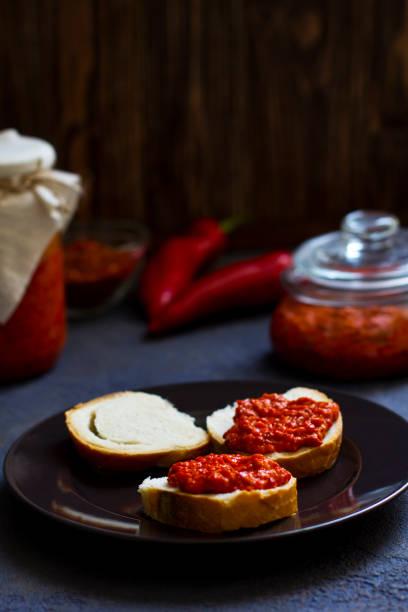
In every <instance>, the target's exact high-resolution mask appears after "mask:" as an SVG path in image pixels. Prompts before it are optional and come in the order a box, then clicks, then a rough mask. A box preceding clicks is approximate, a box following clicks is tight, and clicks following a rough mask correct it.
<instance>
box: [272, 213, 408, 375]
mask: <svg viewBox="0 0 408 612" xmlns="http://www.w3.org/2000/svg"><path fill="white" fill-rule="evenodd" d="M283 284H284V287H285V289H286V295H285V297H284V298H283V299H282V301H281V302H280V304H279V305H278V307H277V308H276V310H275V312H274V313H273V315H272V321H271V338H272V343H273V346H274V349H275V350H276V352H277V354H278V355H279V356H280V357H281V358H282V359H283V360H284V361H286V362H288V363H290V364H292V365H295V366H297V367H300V368H302V369H304V370H306V371H309V372H313V373H317V374H320V375H325V376H328V377H333V378H338V379H359V378H374V377H380V376H381V377H383V376H390V375H395V374H402V373H407V372H408V230H406V229H402V228H400V225H399V221H398V219H397V218H396V217H395V216H393V215H390V214H388V213H386V212H381V211H373V210H357V211H354V212H351V213H350V214H348V215H347V216H346V217H345V218H344V219H343V221H342V224H341V230H340V231H338V232H332V233H329V234H325V235H322V236H318V237H316V238H313V239H311V240H308V241H306V242H305V243H303V244H302V245H300V247H299V248H298V249H297V250H296V251H295V252H294V254H293V266H292V267H291V268H290V269H288V270H287V271H286V272H285V273H284V276H283Z"/></svg>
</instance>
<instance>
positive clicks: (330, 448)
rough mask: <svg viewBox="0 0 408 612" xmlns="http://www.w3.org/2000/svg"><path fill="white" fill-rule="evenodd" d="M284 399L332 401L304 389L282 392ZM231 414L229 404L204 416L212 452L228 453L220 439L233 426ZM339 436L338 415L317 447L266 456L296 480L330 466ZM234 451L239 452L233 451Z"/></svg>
mask: <svg viewBox="0 0 408 612" xmlns="http://www.w3.org/2000/svg"><path fill="white" fill-rule="evenodd" d="M283 396H284V397H286V399H288V400H290V401H292V400H296V399H299V398H300V397H308V398H311V399H314V400H316V401H318V402H327V401H331V400H330V398H328V397H327V395H326V394H324V393H321V392H320V391H318V390H317V389H308V388H306V387H294V388H292V389H289V390H288V391H286V393H283ZM234 414H235V405H232V406H226V407H225V408H221V409H220V410H216V411H215V412H213V413H212V414H211V415H210V416H208V417H207V430H208V433H209V434H210V437H211V441H212V444H213V448H214V450H215V452H221V453H225V452H228V449H227V448H226V445H225V439H224V437H223V436H224V433H225V432H226V431H227V430H228V429H229V428H230V427H232V425H233V424H234V421H233V419H234ZM342 435H343V421H342V416H341V412H340V413H339V416H338V418H337V420H336V421H335V422H334V423H333V425H332V426H331V427H330V429H329V430H328V432H327V433H326V435H325V437H324V440H323V442H322V444H321V445H320V446H313V447H312V446H303V447H301V448H299V449H298V450H297V451H294V452H275V453H270V454H268V455H267V457H269V458H270V459H273V460H274V461H277V462H278V463H279V464H280V465H281V466H282V467H284V468H286V469H287V470H288V471H289V472H290V473H291V474H292V475H293V476H295V477H296V478H304V477H306V476H313V475H315V474H319V473H320V472H324V471H325V470H328V469H329V468H331V467H332V465H333V464H334V462H335V461H336V459H337V456H338V454H339V450H340V446H341V441H342ZM235 452H238V451H236V450H234V453H235ZM242 454H246V453H244V452H243V453H242Z"/></svg>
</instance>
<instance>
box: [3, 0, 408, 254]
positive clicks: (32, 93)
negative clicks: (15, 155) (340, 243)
mask: <svg viewBox="0 0 408 612" xmlns="http://www.w3.org/2000/svg"><path fill="white" fill-rule="evenodd" d="M0 58H1V62H0V78H1V82H2V84H3V86H2V88H1V90H0V125H1V126H2V127H8V126H15V127H17V128H18V129H20V130H21V131H22V132H25V133H31V134H34V135H38V136H42V137H44V138H47V139H49V140H50V141H51V142H53V143H54V145H55V146H56V148H57V150H58V155H59V165H60V167H64V168H66V169H69V170H73V171H76V172H80V173H81V175H82V176H83V177H84V181H85V184H86V195H85V197H84V198H83V200H82V202H81V206H80V209H79V211H78V216H80V217H83V218H88V217H91V216H107V217H129V218H133V219H136V220H139V221H142V222H143V223H146V224H147V225H148V226H149V227H150V229H151V230H152V231H153V232H154V233H155V234H157V235H165V234H168V233H171V232H173V231H176V230H178V229H181V228H182V227H183V226H184V225H185V224H186V223H187V222H188V221H189V220H190V219H192V218H193V217H195V216H196V215H199V214H213V215H216V216H218V217H226V216H230V215H232V214H242V215H246V216H247V217H248V219H249V221H248V225H247V227H245V228H244V229H241V230H240V231H239V232H237V233H236V235H235V237H234V239H233V241H232V244H233V245H234V246H239V247H253V246H262V247H269V246H270V247H274V246H290V245H295V244H297V243H298V242H299V241H301V240H303V239H304V238H306V237H308V236H310V235H313V234H317V233H319V232H321V231H329V230H332V229H335V228H336V227H337V226H338V224H339V222H340V220H341V218H342V217H343V216H344V214H346V213H347V212H348V211H350V210H353V209H355V208H384V209H386V210H390V211H392V212H394V213H396V214H397V215H399V216H400V218H401V220H402V222H403V223H404V224H405V225H406V224H408V207H407V206H406V200H407V195H408V172H407V169H406V165H407V164H406V160H407V154H408V1H407V0H394V1H393V2H387V1H386V0H359V2H355V1H354V0H344V1H343V2H338V1H337V0H306V1H305V2H295V1H293V0H60V1H59V2H55V1H54V0H35V1H34V0H33V1H31V2H26V1H25V0H13V2H3V3H1V4H0Z"/></svg>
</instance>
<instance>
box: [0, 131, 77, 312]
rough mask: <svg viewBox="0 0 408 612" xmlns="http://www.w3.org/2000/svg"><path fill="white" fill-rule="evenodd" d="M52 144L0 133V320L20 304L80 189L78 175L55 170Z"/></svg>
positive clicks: (72, 212) (72, 208)
mask: <svg viewBox="0 0 408 612" xmlns="http://www.w3.org/2000/svg"><path fill="white" fill-rule="evenodd" d="M55 160H56V153H55V150H54V148H53V147H52V146H51V145H50V144H49V143H47V142H45V141H43V140H40V139H38V138H31V137H27V136H21V135H20V134H19V133H18V132H17V131H16V130H14V129H8V130H3V131H0V324H4V323H6V322H7V321H8V319H9V318H10V317H11V315H12V314H13V312H14V310H15V309H16V308H17V306H18V304H19V303H20V301H21V299H22V298H23V296H24V293H25V291H26V289H27V287H28V284H29V282H30V280H31V277H32V275H33V274H34V272H35V270H36V268H37V265H38V263H39V261H40V259H41V256H42V254H43V252H44V251H45V249H46V247H47V245H48V244H49V242H50V241H51V239H52V237H53V236H54V235H55V234H56V233H57V232H63V231H64V230H65V228H66V227H67V225H68V224H69V222H70V220H71V218H72V216H73V214H74V212H75V210H76V207H77V204H78V199H79V196H80V194H81V191H82V187H81V180H80V177H79V176H78V175H77V174H73V173H70V172H63V171H61V170H55V169H53V165H54V163H55Z"/></svg>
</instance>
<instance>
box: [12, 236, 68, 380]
mask: <svg viewBox="0 0 408 612" xmlns="http://www.w3.org/2000/svg"><path fill="white" fill-rule="evenodd" d="M65 338H66V313H65V291H64V273H63V251H62V245H61V240H60V236H59V234H56V235H55V236H54V237H53V238H52V240H51V242H50V243H49V245H48V246H47V248H46V250H45V252H44V254H43V255H42V257H41V259H40V262H39V264H38V266H37V268H36V270H35V272H34V274H33V276H32V278H31V281H30V283H29V285H28V288H27V290H26V291H25V293H24V297H23V299H22V300H21V302H20V303H19V305H18V306H17V308H16V310H15V311H14V313H13V314H12V315H11V317H10V319H9V320H8V321H7V323H5V324H3V325H0V378H1V379H2V380H14V379H19V378H26V377H29V376H34V375H36V374H41V373H42V372H45V371H47V370H49V369H50V368H51V367H52V366H53V365H54V363H55V362H56V360H57V358H58V356H59V354H60V352H61V350H62V347H63V346H64V343H65Z"/></svg>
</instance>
